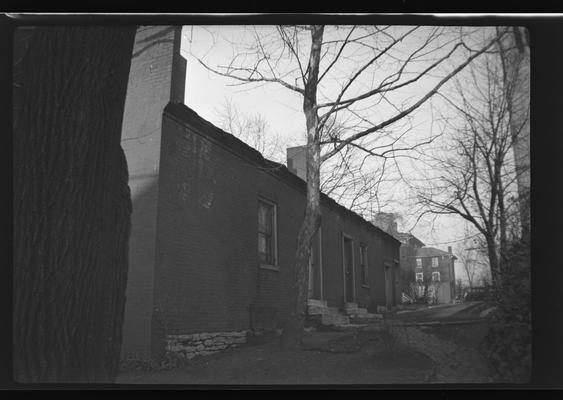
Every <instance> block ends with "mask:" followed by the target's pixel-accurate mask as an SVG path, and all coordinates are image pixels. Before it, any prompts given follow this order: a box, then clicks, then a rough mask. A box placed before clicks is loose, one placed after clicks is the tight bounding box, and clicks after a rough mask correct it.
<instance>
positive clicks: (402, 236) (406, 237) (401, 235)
mask: <svg viewBox="0 0 563 400" xmlns="http://www.w3.org/2000/svg"><path fill="white" fill-rule="evenodd" d="M394 236H395V237H396V238H397V239H399V240H400V241H401V242H402V243H406V242H408V241H409V240H410V239H414V240H416V241H417V242H418V243H420V245H421V246H424V243H422V240H420V239H419V238H417V237H416V236H414V235H413V234H412V233H408V232H397V234H396V235H394Z"/></svg>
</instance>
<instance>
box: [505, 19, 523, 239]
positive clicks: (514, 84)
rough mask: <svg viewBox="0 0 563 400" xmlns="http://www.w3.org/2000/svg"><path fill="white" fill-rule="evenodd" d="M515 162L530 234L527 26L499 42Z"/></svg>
mask: <svg viewBox="0 0 563 400" xmlns="http://www.w3.org/2000/svg"><path fill="white" fill-rule="evenodd" d="M499 45H500V50H501V61H502V65H503V72H504V84H505V88H506V90H507V100H508V105H509V108H508V112H509V119H510V129H511V132H512V139H513V142H512V148H513V150H514V160H515V163H516V174H517V183H518V201H519V210H520V220H521V225H522V237H523V238H525V239H524V240H526V238H529V236H530V43H529V41H528V36H527V32H526V28H521V27H512V28H511V32H510V34H509V35H506V36H505V38H504V40H503V42H501V43H499Z"/></svg>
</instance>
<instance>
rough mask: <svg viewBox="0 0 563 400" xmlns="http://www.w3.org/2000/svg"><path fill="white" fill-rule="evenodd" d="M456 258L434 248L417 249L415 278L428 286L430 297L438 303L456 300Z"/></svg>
mask: <svg viewBox="0 0 563 400" xmlns="http://www.w3.org/2000/svg"><path fill="white" fill-rule="evenodd" d="M456 259H457V258H456V256H454V255H453V254H452V248H451V246H448V251H447V252H446V251H443V250H440V249H436V248H434V247H421V248H418V249H416V254H415V258H414V264H415V266H414V267H415V268H414V278H415V280H416V281H418V282H423V283H425V284H427V285H428V295H429V297H430V298H431V299H432V300H433V301H435V302H437V303H451V302H453V301H454V300H455V298H456V292H455V290H456V287H455V267H454V262H455V260H456Z"/></svg>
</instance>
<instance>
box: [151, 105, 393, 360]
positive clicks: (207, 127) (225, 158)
mask: <svg viewBox="0 0 563 400" xmlns="http://www.w3.org/2000/svg"><path fill="white" fill-rule="evenodd" d="M257 160H258V161H261V162H263V160H262V159H261V156H260V155H259V153H257V152H255V151H254V150H252V149H249V148H247V147H246V146H245V145H241V144H240V142H239V141H238V140H236V139H234V138H233V137H232V135H229V134H227V133H224V132H222V131H220V130H218V129H217V128H215V127H214V126H212V125H211V124H209V123H208V122H207V121H204V120H202V119H201V118H200V117H198V116H197V114H195V113H194V112H193V111H191V110H189V109H188V108H187V107H185V106H180V105H174V106H169V107H168V108H167V111H166V112H165V114H164V118H163V137H162V157H161V169H160V181H159V193H158V198H159V209H158V219H157V261H156V269H155V292H154V303H155V306H156V307H157V308H158V311H157V312H155V314H154V318H153V346H154V347H153V350H154V351H156V352H158V351H160V350H163V348H164V340H163V339H164V337H165V335H178V334H191V333H197V332H220V331H234V330H247V329H252V328H261V327H265V326H269V327H276V326H281V325H282V324H283V320H284V318H285V317H286V315H287V310H288V306H289V302H290V292H289V288H290V286H291V283H292V280H293V276H294V275H293V262H294V255H295V249H296V244H297V242H296V238H297V233H298V230H299V226H300V224H301V221H302V218H303V215H304V206H305V192H304V183H303V182H302V181H301V180H298V182H297V181H295V179H297V178H295V177H293V176H291V177H287V176H286V177H285V178H284V175H283V173H281V172H276V171H269V170H267V168H266V169H261V168H257V166H256V162H258V161H257ZM286 173H287V174H288V175H290V173H289V172H287V170H286ZM260 197H263V198H265V199H267V200H270V201H272V202H274V203H276V204H277V214H278V265H279V270H270V269H263V268H260V267H259V265H258V253H257V229H258V226H257V207H258V199H259V198H260ZM322 214H323V220H322V247H323V252H322V265H323V285H324V290H323V292H324V295H325V298H326V299H327V300H328V302H329V305H335V306H341V305H343V274H342V261H341V260H342V246H341V238H342V236H341V235H342V232H345V233H347V234H348V235H350V236H352V237H353V238H354V252H355V259H356V264H357V261H358V259H359V247H358V246H359V243H360V242H364V243H366V244H367V245H368V260H369V265H370V272H369V277H370V288H369V289H360V272H359V267H358V266H357V265H356V267H357V269H356V287H357V290H356V293H357V298H358V302H359V303H360V305H363V306H367V307H369V308H370V309H372V310H374V307H375V306H376V305H377V304H381V305H382V304H384V299H385V294H384V276H383V262H384V261H387V262H389V263H393V260H394V259H398V257H399V243H398V242H397V241H395V240H394V239H392V238H391V237H389V236H388V235H386V234H384V233H382V232H380V231H375V230H374V229H375V228H372V229H371V230H370V229H369V228H368V226H369V225H368V224H367V223H365V221H364V224H361V223H359V222H358V219H357V218H349V217H347V216H345V215H344V216H343V215H342V212H341V211H338V206H334V205H331V204H330V202H327V204H325V205H324V206H323V208H322Z"/></svg>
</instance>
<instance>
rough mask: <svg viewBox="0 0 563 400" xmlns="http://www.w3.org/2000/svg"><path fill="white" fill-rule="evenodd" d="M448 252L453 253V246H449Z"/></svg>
mask: <svg viewBox="0 0 563 400" xmlns="http://www.w3.org/2000/svg"><path fill="white" fill-rule="evenodd" d="M448 253H450V254H452V246H448Z"/></svg>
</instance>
